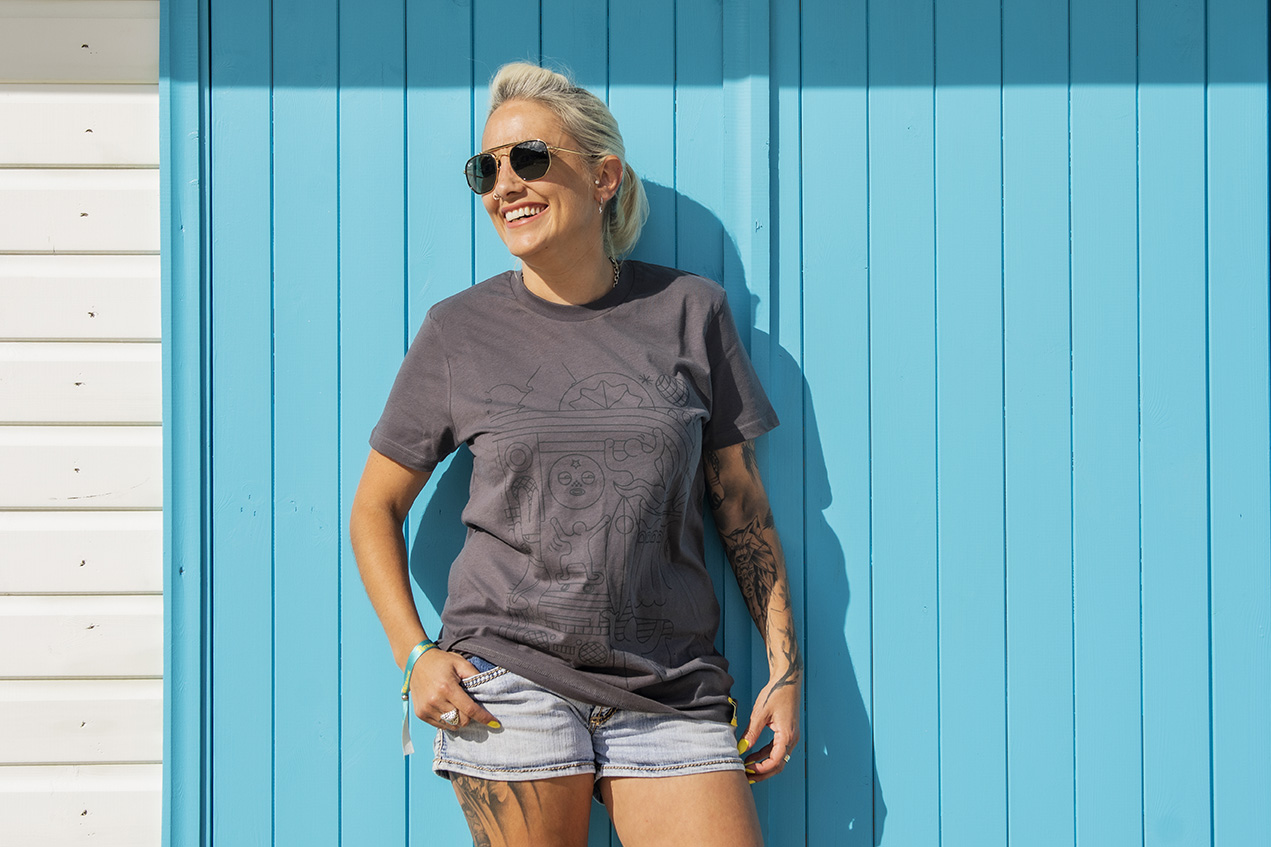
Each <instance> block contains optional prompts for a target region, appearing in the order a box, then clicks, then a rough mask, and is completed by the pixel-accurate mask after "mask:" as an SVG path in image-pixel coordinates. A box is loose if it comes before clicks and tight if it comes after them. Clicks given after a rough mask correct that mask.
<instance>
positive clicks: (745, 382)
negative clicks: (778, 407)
mask: <svg viewBox="0 0 1271 847" xmlns="http://www.w3.org/2000/svg"><path fill="white" fill-rule="evenodd" d="M719 302H720V305H719V308H718V309H716V310H715V313H714V315H713V316H712V318H711V323H710V326H708V327H707V330H706V354H707V356H708V358H709V361H710V371H711V409H710V419H709V420H708V421H707V422H706V427H705V431H704V432H703V436H702V446H703V448H705V449H707V450H718V449H720V448H722V447H729V446H731V445H733V444H740V443H741V442H743V441H749V440H750V439H752V438H758V437H759V436H760V435H763V434H764V433H765V432H767V431H768V430H770V429H772V428H773V427H775V426H776V425H777V423H778V421H777V413H776V411H774V410H773V408H772V404H771V403H769V402H768V395H767V394H765V393H764V390H763V386H762V385H760V384H759V377H758V375H756V374H755V369H754V366H752V365H751V364H750V356H748V355H747V354H746V348H745V347H743V346H742V345H741V338H740V336H738V334H737V325H736V324H735V323H734V322H733V314H732V311H731V310H730V309H729V308H728V301H727V300H725V299H723V298H722V297H721V298H720V301H719Z"/></svg>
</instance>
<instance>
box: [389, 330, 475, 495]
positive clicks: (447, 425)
mask: <svg viewBox="0 0 1271 847" xmlns="http://www.w3.org/2000/svg"><path fill="white" fill-rule="evenodd" d="M370 441H371V446H372V447H374V448H375V449H376V450H378V451H379V452H380V453H383V454H384V455H385V456H387V457H388V458H390V459H392V460H393V461H395V462H398V463H399V464H402V465H405V466H406V467H408V468H415V469H416V470H423V471H431V470H432V469H433V468H434V467H436V466H437V463H438V462H440V461H441V460H442V459H444V458H445V457H446V456H448V455H449V454H450V453H452V452H454V450H455V447H456V446H457V445H456V443H455V424H454V421H453V419H452V417H451V413H450V363H449V360H448V359H447V357H446V351H445V348H444V345H443V343H442V332H441V327H440V325H439V324H438V322H437V321H436V319H435V318H434V316H433V314H432V312H429V313H428V316H427V317H425V318H424V323H423V326H421V327H420V328H419V333H418V334H417V335H416V336H415V340H414V341H412V342H411V345H410V349H409V350H408V351H407V352H406V359H405V360H404V361H403V362H402V366H401V369H400V370H398V372H397V379H396V381H394V383H393V390H392V391H390V392H389V395H388V402H387V403H385V404H384V413H383V414H382V415H380V420H379V423H377V424H376V425H375V429H373V430H372V431H371V439H370Z"/></svg>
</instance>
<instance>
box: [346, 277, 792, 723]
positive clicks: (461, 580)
mask: <svg viewBox="0 0 1271 847" xmlns="http://www.w3.org/2000/svg"><path fill="white" fill-rule="evenodd" d="M776 425H777V417H776V414H775V413H774V412H773V409H772V406H771V405H770V404H769V403H768V399H767V397H766V396H765V395H764V392H763V389H762V388H761V387H760V385H759V381H758V379H757V378H756V376H755V373H754V370H753V368H752V367H751V365H750V360H749V358H748V357H747V356H746V352H745V350H744V349H743V347H742V346H741V343H740V341H739V339H738V336H737V329H736V327H735V326H734V324H733V319H732V315H731V313H730V312H729V309H728V302H727V300H726V299H725V298H724V291H723V289H722V288H721V287H720V286H719V285H718V284H716V283H714V282H711V281H710V280H707V279H703V278H701V277H698V276H693V275H691V274H687V273H684V272H683V271H677V270H674V269H672V268H664V267H659V266H656V265H648V264H644V263H641V262H626V263H624V264H623V269H622V274H621V276H620V278H619V280H618V284H617V286H615V287H614V288H613V289H612V290H611V291H609V292H608V293H607V294H606V295H605V296H604V297H602V298H601V299H600V300H597V301H594V302H592V303H589V304H587V305H584V306H568V305H560V304H556V303H550V302H548V301H546V300H543V299H541V298H539V297H537V296H535V295H534V294H532V293H530V292H529V291H528V290H527V289H526V288H525V286H524V284H523V282H522V280H521V275H520V274H519V273H514V272H511V271H509V272H506V273H503V274H500V275H499V276H496V277H492V278H490V279H488V280H486V281H485V282H482V283H480V284H479V285H475V286H473V287H471V288H468V289H466V290H464V291H462V292H460V293H459V294H456V295H455V296H453V297H450V298H448V299H446V300H443V301H442V302H440V303H438V304H436V305H435V306H433V308H432V309H431V310H430V311H429V312H428V315H427V317H426V318H425V319H424V323H423V326H422V327H421V328H420V330H419V334H418V335H417V336H416V338H415V341H414V343H412V344H411V347H410V351H409V352H408V353H407V354H406V359H405V361H404V362H403V363H402V367H401V370H400V371H399V372H398V375H397V381H396V382H395V383H394V385H393V390H392V393H391V394H390V395H389V398H388V403H387V405H386V406H385V409H384V414H383V416H382V417H381V418H380V421H379V423H378V425H377V426H376V427H375V430H374V431H373V432H372V434H371V446H372V447H374V448H375V449H376V450H378V451H379V452H380V453H383V454H384V455H385V456H388V457H389V458H390V459H393V460H394V461H396V462H399V463H401V464H403V465H406V466H407V467H411V468H417V469H420V470H431V469H432V468H433V467H434V466H435V465H436V464H437V463H438V462H439V461H441V459H443V458H444V457H445V456H446V455H447V454H449V453H450V452H451V451H453V450H454V449H455V448H456V447H457V446H458V445H459V444H462V443H465V442H466V443H467V444H468V446H469V448H470V449H471V451H472V455H473V469H472V481H471V489H470V497H469V500H468V504H467V506H466V507H465V508H464V510H463V522H464V523H465V524H466V525H467V526H468V535H467V539H466V541H465V542H464V546H463V549H462V551H461V552H460V553H459V556H458V557H457V558H456V559H455V561H454V563H453V564H452V565H451V567H450V579H449V597H448V598H447V600H446V606H445V609H444V611H443V612H442V617H441V619H442V636H441V639H440V641H439V643H440V645H441V646H442V647H444V648H445V649H447V650H458V651H461V652H465V653H469V654H474V655H478V656H481V657H483V658H485V659H487V660H489V661H491V662H494V663H496V664H499V665H503V666H504V667H507V668H508V669H509V670H512V671H514V672H516V673H518V674H521V675H522V676H525V677H527V678H529V679H531V680H533V681H535V682H537V683H539V684H540V685H542V686H544V687H546V688H548V689H550V690H553V691H556V692H557V693H559V694H562V695H565V696H568V697H573V698H576V699H580V700H583V701H586V702H590V703H595V704H599V705H605V706H617V707H619V708H626V709H636V710H642V711H648V712H672V711H678V712H682V713H685V714H689V715H693V716H696V717H702V718H711V719H715V720H723V721H727V720H730V719H731V718H732V716H733V709H732V706H731V704H730V703H729V699H728V693H729V689H730V687H731V686H732V677H730V676H729V674H728V662H727V660H726V659H725V658H724V657H723V656H721V655H720V654H719V652H718V651H717V650H716V649H715V644H714V639H715V630H716V628H717V626H718V623H719V607H718V604H717V603H716V601H715V593H714V591H713V589H712V586H711V580H710V576H709V574H708V573H707V571H706V568H705V566H704V563H703V558H704V557H703V545H702V532H703V530H702V522H703V493H704V478H703V470H702V460H701V456H702V450H703V448H705V449H708V450H713V449H718V448H721V447H726V446H729V445H731V444H737V443H739V442H741V441H745V440H747V439H751V438H755V437H756V436H758V435H761V434H762V433H764V432H766V431H768V430H769V429H771V428H772V427H774V426H776Z"/></svg>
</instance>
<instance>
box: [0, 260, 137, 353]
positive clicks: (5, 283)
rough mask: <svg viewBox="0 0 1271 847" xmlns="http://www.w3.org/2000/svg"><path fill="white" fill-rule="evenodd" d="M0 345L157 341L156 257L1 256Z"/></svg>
mask: <svg viewBox="0 0 1271 847" xmlns="http://www.w3.org/2000/svg"><path fill="white" fill-rule="evenodd" d="M0 302H4V303H6V304H9V305H11V306H12V308H6V309H3V310H0V339H4V340H13V339H33V340H34V339H39V340H73V339H85V340H88V339H103V340H106V339H109V340H118V341H157V340H158V339H159V257H158V256H3V255H0Z"/></svg>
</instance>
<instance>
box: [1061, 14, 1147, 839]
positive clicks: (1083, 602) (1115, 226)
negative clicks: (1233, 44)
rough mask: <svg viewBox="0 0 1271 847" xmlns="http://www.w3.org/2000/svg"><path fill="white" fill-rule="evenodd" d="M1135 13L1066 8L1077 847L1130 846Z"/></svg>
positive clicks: (1135, 510)
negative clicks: (1097, 846)
mask: <svg viewBox="0 0 1271 847" xmlns="http://www.w3.org/2000/svg"><path fill="white" fill-rule="evenodd" d="M1134 9H1135V6H1134V3H1132V2H1128V0H1119V1H1118V2H1116V3H1112V4H1109V3H1104V2H1098V3H1095V2H1089V0H1073V3H1072V6H1071V26H1072V30H1071V34H1070V49H1071V55H1072V80H1073V82H1072V95H1071V96H1072V101H1071V109H1072V135H1071V138H1072V141H1071V158H1072V180H1071V182H1072V184H1071V191H1072V200H1071V202H1072V337H1073V342H1072V344H1073V352H1072V356H1073V365H1072V368H1073V413H1072V414H1073V450H1074V456H1073V501H1074V504H1075V508H1074V514H1073V525H1074V530H1073V545H1074V575H1073V582H1074V586H1075V588H1074V591H1075V596H1074V610H1073V615H1074V624H1073V626H1074V665H1075V686H1076V744H1077V844H1078V847H1087V845H1094V844H1108V843H1115V844H1133V843H1138V842H1140V841H1141V840H1142V801H1141V797H1142V793H1141V792H1142V788H1141V786H1142V773H1141V764H1142V761H1141V756H1142V744H1141V731H1142V727H1141V721H1140V715H1141V714H1142V699H1141V692H1140V649H1141V642H1140V628H1139V587H1140V569H1139V544H1140V535H1139V500H1138V493H1139V485H1138V483H1139V456H1138V437H1139V428H1138V415H1139V410H1138V403H1137V402H1136V400H1137V397H1138V300H1137V290H1136V288H1137V285H1136V284H1137V278H1138V267H1137V256H1136V250H1135V244H1136V242H1137V233H1136V226H1137V219H1136V199H1137V198H1136V179H1135V177H1136V170H1137V168H1136V164H1137V163H1136V156H1135V153H1136V151H1135V144H1136V125H1135V120H1136V114H1135V89H1134V84H1135V19H1134Z"/></svg>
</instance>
